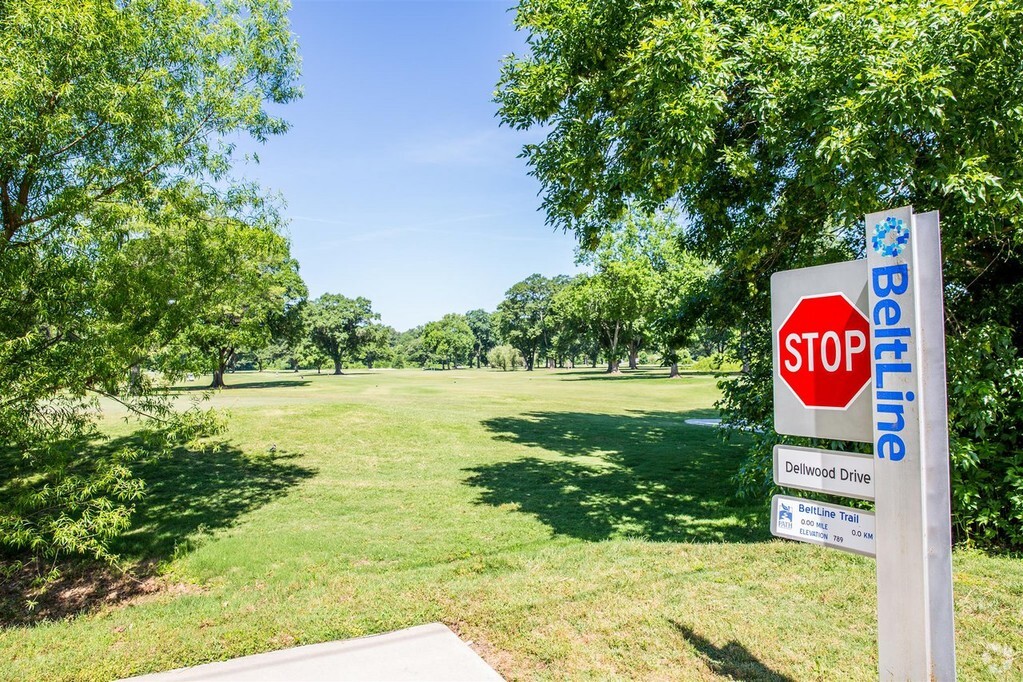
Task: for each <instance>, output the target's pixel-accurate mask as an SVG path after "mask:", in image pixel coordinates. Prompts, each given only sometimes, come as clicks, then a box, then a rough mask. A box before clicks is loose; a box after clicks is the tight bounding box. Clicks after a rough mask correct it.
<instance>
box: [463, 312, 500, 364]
mask: <svg viewBox="0 0 1023 682" xmlns="http://www.w3.org/2000/svg"><path fill="white" fill-rule="evenodd" d="M465 321H466V322H468V323H469V328H470V329H472V335H473V339H474V341H473V346H472V356H473V358H475V359H476V367H477V368H478V367H479V366H480V364H481V363H483V362H486V361H487V354H488V353H490V349H491V348H493V347H494V346H495V345H497V329H496V327H495V324H494V316H493V315H491V314H490V313H488V312H487V311H486V310H481V309H477V310H470V311H469V312H467V313H466V314H465Z"/></svg>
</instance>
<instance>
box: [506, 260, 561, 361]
mask: <svg viewBox="0 0 1023 682" xmlns="http://www.w3.org/2000/svg"><path fill="white" fill-rule="evenodd" d="M568 279H569V278H568V277H565V276H564V275H559V276H557V277H554V278H550V279H548V278H547V277H544V276H543V275H539V274H533V275H530V276H529V277H527V278H526V279H524V280H522V281H521V282H518V283H517V284H514V285H513V286H512V287H511V288H510V289H508V291H507V292H505V295H504V296H505V298H504V300H503V301H501V303H500V304H498V306H497V313H496V316H497V327H498V331H499V333H500V337H501V339H502V340H503V341H504V343H506V344H508V345H510V346H514V347H515V348H517V349H518V351H519V352H520V353H521V354H522V357H523V358H524V359H525V362H526V370H527V371H532V369H533V364H534V363H535V362H536V357H537V355H538V354H540V355H545V354H546V353H547V352H548V351H549V350H550V348H551V340H552V335H553V328H554V325H553V320H552V319H551V305H552V302H553V299H554V295H555V293H556V292H557V291H558V290H559V289H561V288H562V287H564V286H565V285H566V284H567V283H568Z"/></svg>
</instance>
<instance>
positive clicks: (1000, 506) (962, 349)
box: [948, 325, 1023, 545]
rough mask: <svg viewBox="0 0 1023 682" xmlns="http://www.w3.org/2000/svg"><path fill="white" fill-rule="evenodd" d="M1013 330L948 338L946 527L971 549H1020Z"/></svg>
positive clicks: (1021, 461)
mask: <svg viewBox="0 0 1023 682" xmlns="http://www.w3.org/2000/svg"><path fill="white" fill-rule="evenodd" d="M1012 334H1013V330H1012V329H1010V328H1007V327H1002V326H997V325H991V326H985V327H980V328H978V329H974V330H973V332H972V334H971V336H970V338H969V339H959V338H953V339H952V342H951V343H950V344H949V347H948V356H949V367H950V372H949V383H950V387H951V390H950V392H949V423H950V425H951V429H952V434H953V435H952V439H951V440H952V442H951V446H952V496H953V508H954V510H955V512H954V514H953V521H954V524H955V530H956V533H957V535H958V536H959V537H960V538H962V539H964V540H971V541H974V542H978V543H983V544H988V543H1006V544H1013V545H1023V432H1021V431H1020V430H1018V429H1015V428H1006V427H1007V426H1008V425H1010V424H1013V423H1014V422H1015V420H1017V419H1019V415H1020V414H1023V357H1020V354H1019V351H1018V350H1017V348H1016V346H1015V345H1014V344H1013V339H1012Z"/></svg>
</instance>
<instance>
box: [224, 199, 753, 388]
mask: <svg viewBox="0 0 1023 682" xmlns="http://www.w3.org/2000/svg"><path fill="white" fill-rule="evenodd" d="M678 229H679V227H678V224H677V221H676V220H675V217H674V216H673V215H672V214H670V213H662V214H659V215H656V216H643V215H642V214H640V213H638V212H633V213H630V214H629V215H628V216H627V218H626V219H625V220H623V221H621V222H620V223H619V224H618V225H617V227H616V229H615V230H613V231H610V232H608V233H606V234H605V235H604V236H603V237H602V238H601V240H600V241H599V242H598V243H597V244H596V245H595V246H594V247H593V248H592V249H587V250H580V251H579V253H578V260H579V262H580V264H582V265H584V266H585V267H586V270H587V271H586V272H585V273H584V274H579V275H575V276H568V275H558V276H555V277H544V276H543V275H539V274H533V275H530V276H529V277H527V278H525V279H524V280H522V281H521V282H518V283H516V284H514V285H512V287H511V288H509V289H508V291H507V292H506V294H505V298H504V300H502V301H501V302H500V304H499V305H498V306H497V309H496V310H494V311H493V312H488V311H486V310H481V309H477V310H470V311H468V312H466V313H464V314H459V313H449V314H447V315H444V316H443V317H442V318H441V319H439V320H435V321H432V322H428V323H427V324H424V325H421V326H418V327H415V328H413V329H409V330H407V331H404V332H398V331H397V330H395V329H394V328H392V327H389V326H385V325H383V324H381V323H380V322H379V319H380V316H379V315H378V314H377V313H376V312H374V311H373V308H372V303H371V302H370V301H369V300H367V299H365V298H363V297H357V298H347V297H345V296H343V295H340V294H324V295H323V296H321V297H319V298H317V299H315V300H312V301H309V302H308V304H307V305H305V306H304V307H303V309H302V311H301V314H300V316H299V319H298V321H297V323H296V324H294V325H289V326H288V327H286V331H287V332H288V333H287V334H284V335H276V336H273V337H271V342H270V343H268V344H266V345H265V346H263V347H259V346H256V345H250V346H248V347H247V348H246V349H244V350H242V351H241V352H239V353H237V354H236V355H234V356H233V357H232V367H236V368H240V369H250V368H255V369H260V370H262V369H264V368H265V367H267V366H273V367H276V368H278V369H290V370H293V371H297V370H299V369H310V370H312V369H314V370H316V371H317V372H318V373H319V372H322V371H323V370H324V368H327V370H328V371H332V372H333V373H334V374H343V372H344V369H345V368H346V367H365V368H374V367H390V368H407V367H435V368H438V369H452V368H457V367H476V368H480V367H492V368H496V369H501V370H515V369H519V368H524V369H525V370H526V371H532V370H533V369H535V368H537V367H543V368H556V367H575V366H576V365H578V364H582V365H588V366H591V367H596V366H597V365H598V364H599V363H603V364H604V366H605V368H606V371H607V372H608V373H618V372H620V371H621V363H622V362H625V363H627V365H626V366H627V367H628V368H629V369H636V368H637V367H638V366H639V364H640V362H641V360H643V361H645V362H654V363H657V364H660V365H663V366H666V367H669V368H670V372H669V375H670V376H673V377H674V376H679V367H680V365H687V364H690V363H692V362H694V361H698V360H702V366H704V367H706V368H708V369H713V368H720V367H722V366H730V365H728V364H725V363H732V364H734V357H733V356H726V351H729V350H732V344H731V343H730V342H731V341H733V340H734V339H735V338H737V336H738V331H737V329H736V328H735V327H733V326H730V325H720V324H719V325H713V324H710V323H708V322H707V321H706V320H704V319H702V318H701V317H700V316H699V309H698V307H697V306H694V305H692V301H693V300H698V299H699V298H700V296H701V292H702V291H703V287H705V286H706V284H707V282H708V280H709V278H710V276H711V275H712V274H713V272H714V268H713V267H712V266H711V265H710V264H708V263H706V262H704V261H701V260H699V259H697V258H694V257H693V256H691V255H687V254H686V253H685V252H684V251H682V250H681V249H680V248H679V246H678V243H679V240H678V235H677V231H678Z"/></svg>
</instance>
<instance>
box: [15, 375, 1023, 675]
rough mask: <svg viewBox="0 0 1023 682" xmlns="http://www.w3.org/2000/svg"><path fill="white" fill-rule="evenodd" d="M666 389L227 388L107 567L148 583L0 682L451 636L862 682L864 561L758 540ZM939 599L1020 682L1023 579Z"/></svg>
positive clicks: (659, 663)
mask: <svg viewBox="0 0 1023 682" xmlns="http://www.w3.org/2000/svg"><path fill="white" fill-rule="evenodd" d="M665 373H666V372H665V370H660V369H658V370H654V369H647V370H640V371H639V372H634V373H626V374H625V375H623V376H621V377H608V376H604V375H602V374H601V373H600V372H599V371H591V370H538V371H535V372H530V373H527V372H523V371H518V372H508V373H502V372H496V371H488V370H455V371H447V372H433V371H431V372H424V371H372V372H369V371H365V370H363V371H353V372H352V373H350V374H348V375H346V376H341V377H335V376H328V375H320V376H317V375H315V374H312V375H309V374H304V375H301V376H297V375H292V374H285V373H282V374H274V373H270V372H268V373H263V374H235V375H230V376H229V377H228V381H229V383H231V382H233V383H234V384H235V386H234V387H233V388H230V389H228V390H226V391H223V392H221V393H219V394H218V395H217V396H215V397H214V398H213V400H212V402H213V404H215V405H218V406H221V407H225V408H227V409H228V410H229V411H230V421H229V424H230V426H229V431H228V433H227V434H226V436H225V438H224V440H223V443H222V445H221V447H220V448H219V449H218V450H217V451H214V452H208V453H182V454H180V455H179V456H177V457H175V458H173V459H167V460H163V461H159V462H154V463H149V464H146V465H145V466H144V467H143V469H144V472H143V473H144V475H145V476H146V477H147V480H148V481H149V489H150V491H149V495H148V497H147V498H146V500H145V502H144V503H142V504H140V506H139V509H138V511H137V514H136V521H135V523H136V526H135V529H134V530H133V531H132V532H131V533H130V534H129V535H128V536H127V537H125V538H124V539H123V541H121V542H120V543H119V545H118V549H119V551H121V553H122V554H123V555H124V556H125V557H126V558H127V559H129V560H132V561H143V562H147V565H153V564H154V563H155V565H157V566H158V570H159V578H158V580H157V581H156V583H157V584H158V585H159V587H160V589H159V590H157V591H155V592H151V593H145V594H138V595H135V596H130V597H128V598H125V599H121V600H118V599H116V598H115V599H112V600H109V601H108V602H106V603H105V604H104V605H103V606H101V607H99V608H98V609H92V610H87V611H84V612H82V613H80V614H79V615H77V616H73V617H68V618H65V619H63V620H59V621H50V622H39V623H35V624H32V625H21V626H12V627H8V628H6V629H4V630H2V631H0V678H4V679H108V678H113V677H119V676H128V675H134V674H140V673H146V672H153V671H159V670H166V669H170V668H175V667H180V666H186V665H195V664H199V663H205V662H209V661H217V660H224V659H228V658H232V657H235V656H241V655H245V654H252V653H257V652H261V651H267V650H271V649H279V648H283V647H289V646H294V645H300V644H311V643H315V642H321V641H326V640H334V639H345V638H349V637H357V636H361V635H369V634H374V633H381V632H387V631H390V630H395V629H398V628H403V627H408V626H412V625H417V624H421V623H426V622H431V621H442V622H444V623H446V624H448V625H449V626H450V627H452V628H453V629H455V630H456V631H457V632H459V634H460V635H461V636H462V638H463V639H465V640H467V641H471V642H472V643H473V646H474V647H475V648H476V649H477V651H479V652H480V653H481V655H482V656H483V657H484V658H485V659H486V660H487V661H488V662H489V663H490V664H491V665H493V666H494V667H495V668H496V669H497V670H498V671H499V672H501V673H502V674H503V675H505V676H506V677H508V678H509V679H550V680H562V679H593V678H596V679H608V678H618V679H623V678H629V679H681V680H689V679H693V680H704V679H707V680H713V679H776V680H786V679H792V680H812V679H821V680H833V679H849V680H872V679H876V670H875V665H876V645H875V642H874V633H875V617H874V608H875V596H874V575H873V562H872V561H871V560H868V559H865V558H862V557H856V556H852V555H845V554H841V553H838V552H834V551H828V550H824V549H819V548H816V547H812V546H809V545H801V544H797V543H790V542H782V541H777V540H772V539H771V538H770V534H769V532H768V524H767V521H768V514H767V510H766V506H764V505H763V504H760V503H758V504H750V503H747V502H743V501H738V500H735V499H733V497H732V495H731V491H732V486H731V484H730V483H729V477H730V476H731V475H732V474H733V472H734V471H735V470H736V468H737V466H738V464H739V461H740V460H741V458H742V454H743V447H744V444H743V443H742V442H741V441H740V442H732V443H723V442H721V441H720V440H719V438H718V434H717V433H716V431H715V430H714V429H712V428H707V427H698V426H689V425H686V424H685V423H684V420H685V419H686V418H689V417H706V416H713V414H714V412H713V409H712V405H713V402H714V400H715V399H716V397H717V395H718V391H717V388H716V387H715V380H714V378H713V377H710V376H706V375H691V376H687V377H685V378H683V379H679V380H670V379H667V378H666V377H665ZM194 393H196V392H194V391H186V392H183V395H188V394H194ZM118 417H119V415H118V414H117V413H116V411H114V410H111V411H110V415H109V419H110V422H109V428H110V430H111V432H112V433H115V434H118V435H126V434H128V433H129V432H130V428H129V426H127V425H125V424H123V423H121V421H120V420H119V419H118ZM150 582H152V581H150ZM955 589H956V618H957V642H958V660H959V668H960V675H961V677H962V678H963V679H970V680H984V679H1020V678H1023V560H1020V559H1018V558H1012V557H1005V556H994V555H987V554H983V553H980V552H976V551H958V552H957V553H956V555H955Z"/></svg>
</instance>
